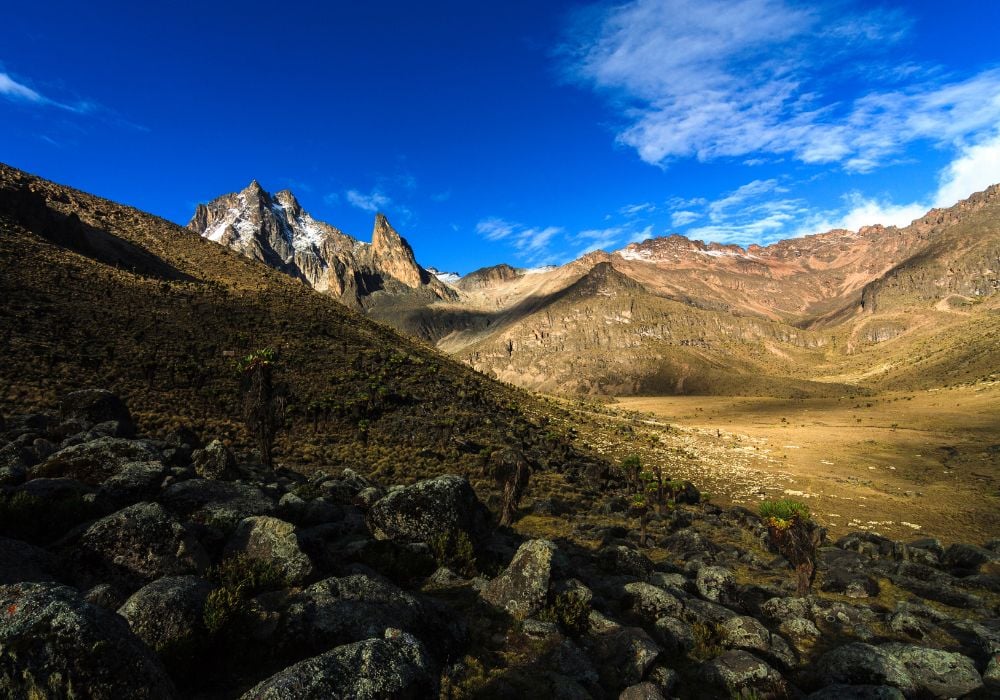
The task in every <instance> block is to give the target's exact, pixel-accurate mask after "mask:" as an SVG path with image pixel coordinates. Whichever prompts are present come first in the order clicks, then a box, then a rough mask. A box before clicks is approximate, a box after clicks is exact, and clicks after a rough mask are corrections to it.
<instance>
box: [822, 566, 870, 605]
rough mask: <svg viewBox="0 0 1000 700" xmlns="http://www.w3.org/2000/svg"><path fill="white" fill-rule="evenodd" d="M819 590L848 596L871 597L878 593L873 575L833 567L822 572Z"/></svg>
mask: <svg viewBox="0 0 1000 700" xmlns="http://www.w3.org/2000/svg"><path fill="white" fill-rule="evenodd" d="M821 590H823V591H826V592H827V593H841V594H843V595H846V596H847V597H848V598H872V597H874V596H877V595H878V593H879V585H878V581H877V580H875V577H874V576H869V575H868V574H864V573H861V572H855V571H851V570H849V569H841V568H834V569H829V570H827V571H826V572H825V573H824V574H823V585H822V586H821Z"/></svg>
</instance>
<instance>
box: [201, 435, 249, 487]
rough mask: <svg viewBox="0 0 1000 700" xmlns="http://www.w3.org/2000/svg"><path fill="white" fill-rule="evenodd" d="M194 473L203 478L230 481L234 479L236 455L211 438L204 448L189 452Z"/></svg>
mask: <svg viewBox="0 0 1000 700" xmlns="http://www.w3.org/2000/svg"><path fill="white" fill-rule="evenodd" d="M191 462H192V463H193V464H194V471H195V473H196V474H197V475H198V476H200V477H201V478H203V479H215V480H217V481H230V480H232V479H236V478H237V477H238V476H239V473H238V472H237V471H236V456H235V455H234V454H233V453H232V451H231V450H230V449H229V448H228V447H226V446H225V445H223V444H222V443H221V442H220V441H218V440H212V442H210V443H208V445H206V446H205V448H204V449H201V450H195V451H194V452H193V453H192V454H191Z"/></svg>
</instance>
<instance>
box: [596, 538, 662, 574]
mask: <svg viewBox="0 0 1000 700" xmlns="http://www.w3.org/2000/svg"><path fill="white" fill-rule="evenodd" d="M598 557H599V560H600V564H601V568H603V569H604V570H605V571H607V572H608V573H611V574H618V575H621V574H626V575H629V576H634V577H636V578H646V577H647V576H649V575H650V574H651V573H653V562H651V561H650V560H649V557H647V556H645V555H644V554H641V553H639V552H637V551H635V550H634V549H630V548H629V547H626V546H624V545H615V546H612V547H605V548H604V549H602V550H601V551H600V552H598Z"/></svg>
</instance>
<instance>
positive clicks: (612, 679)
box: [584, 612, 660, 691]
mask: <svg viewBox="0 0 1000 700" xmlns="http://www.w3.org/2000/svg"><path fill="white" fill-rule="evenodd" d="M590 627H591V629H590V632H589V634H588V635H587V637H586V638H585V640H584V644H585V645H586V648H587V650H588V651H589V653H590V658H591V660H592V661H593V662H594V664H595V666H596V667H597V671H598V674H599V676H600V679H601V683H602V685H604V686H605V687H607V688H609V689H610V688H614V689H617V690H619V691H620V690H622V689H624V688H625V687H627V686H630V685H634V684H636V683H639V682H641V681H642V679H643V678H644V677H645V675H646V672H647V671H648V670H649V668H650V667H651V666H652V665H653V664H654V663H655V662H656V659H657V657H658V656H659V655H660V648H659V647H658V646H657V645H656V643H655V642H654V641H653V640H652V639H651V638H650V637H649V635H648V634H646V633H645V632H644V631H643V630H642V629H640V628H638V627H623V626H621V625H619V624H617V623H614V622H612V621H610V620H608V619H607V618H603V616H601V615H599V614H598V613H596V612H591V626H590Z"/></svg>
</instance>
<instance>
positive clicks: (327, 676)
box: [242, 629, 438, 700]
mask: <svg viewBox="0 0 1000 700" xmlns="http://www.w3.org/2000/svg"><path fill="white" fill-rule="evenodd" d="M437 694H438V688H437V682H436V680H435V678H434V674H433V673H432V672H431V664H430V659H429V657H428V656H427V652H426V651H425V649H424V647H423V645H422V644H421V643H420V641H419V640H417V639H416V638H415V637H413V636H411V635H409V634H406V633H405V632H401V631H399V630H397V629H389V630H386V631H385V638H384V639H367V640H365V641H362V642H356V643H353V644H347V645H344V646H339V647H337V648H335V649H331V650H330V651H328V652H326V653H325V654H321V655H319V656H315V657H313V658H311V659H306V660H305V661H301V662H299V663H297V664H295V665H294V666H289V667H288V668H286V669H285V670H284V671H280V672H279V673H276V674H275V675H273V676H271V677H270V678H268V679H267V680H266V681H264V682H263V683H260V684H259V685H257V686H256V687H254V688H253V689H251V690H249V691H248V692H247V693H245V694H244V695H243V696H242V700H328V699H330V698H356V699H357V700H362V699H370V700H375V699H376V698H398V699H399V700H421V699H422V698H430V697H437Z"/></svg>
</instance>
